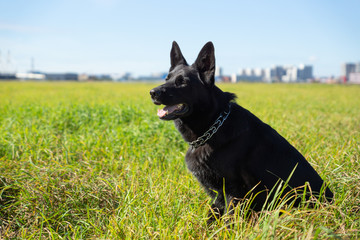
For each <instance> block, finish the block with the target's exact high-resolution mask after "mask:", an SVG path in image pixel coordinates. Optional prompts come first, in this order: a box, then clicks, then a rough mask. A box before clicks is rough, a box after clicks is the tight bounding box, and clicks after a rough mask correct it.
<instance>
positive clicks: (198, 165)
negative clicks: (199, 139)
mask: <svg viewBox="0 0 360 240" xmlns="http://www.w3.org/2000/svg"><path fill="white" fill-rule="evenodd" d="M214 160H215V159H213V154H212V151H211V150H210V149H189V150H188V152H187V153H186V156H185V161H186V164H187V167H188V169H189V170H190V172H191V173H192V174H193V175H194V176H195V177H196V178H197V179H198V181H199V182H200V183H201V184H202V185H203V186H204V187H206V188H208V189H209V188H212V189H217V188H219V187H221V186H222V181H223V180H222V177H221V176H220V175H219V174H218V172H217V171H216V169H214V168H213V167H212V164H211V162H212V161H214Z"/></svg>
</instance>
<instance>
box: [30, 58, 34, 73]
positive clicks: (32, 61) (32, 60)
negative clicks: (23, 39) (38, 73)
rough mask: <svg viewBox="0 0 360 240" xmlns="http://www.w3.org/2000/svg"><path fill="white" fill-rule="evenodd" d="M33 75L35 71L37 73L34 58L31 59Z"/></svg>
mask: <svg viewBox="0 0 360 240" xmlns="http://www.w3.org/2000/svg"><path fill="white" fill-rule="evenodd" d="M30 69H31V73H34V71H35V60H34V58H33V57H32V58H31V68H30Z"/></svg>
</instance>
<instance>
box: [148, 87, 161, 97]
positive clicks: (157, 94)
mask: <svg viewBox="0 0 360 240" xmlns="http://www.w3.org/2000/svg"><path fill="white" fill-rule="evenodd" d="M150 95H151V97H152V98H155V97H159V96H160V91H157V90H155V89H151V90H150Z"/></svg>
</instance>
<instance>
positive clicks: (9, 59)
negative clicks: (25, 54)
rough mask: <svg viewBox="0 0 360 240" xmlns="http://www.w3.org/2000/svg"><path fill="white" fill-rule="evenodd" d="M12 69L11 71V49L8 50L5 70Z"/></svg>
mask: <svg viewBox="0 0 360 240" xmlns="http://www.w3.org/2000/svg"><path fill="white" fill-rule="evenodd" d="M10 71H11V54H10V50H8V54H7V58H6V64H5V70H4V72H8V73H9V72H10Z"/></svg>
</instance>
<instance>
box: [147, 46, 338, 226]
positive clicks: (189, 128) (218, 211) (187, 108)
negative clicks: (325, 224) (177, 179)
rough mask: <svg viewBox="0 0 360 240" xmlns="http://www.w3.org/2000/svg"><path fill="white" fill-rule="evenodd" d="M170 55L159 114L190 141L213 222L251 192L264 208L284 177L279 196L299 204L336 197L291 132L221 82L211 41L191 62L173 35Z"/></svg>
mask: <svg viewBox="0 0 360 240" xmlns="http://www.w3.org/2000/svg"><path fill="white" fill-rule="evenodd" d="M170 59H171V67H170V70H169V74H168V75H167V77H166V79H165V83H164V84H162V85H160V86H158V87H156V88H154V89H152V90H151V91H150V95H151V98H152V101H153V102H154V104H156V105H165V107H164V108H163V109H160V110H158V113H157V114H158V116H159V118H160V119H161V120H174V123H175V126H176V128H177V129H178V131H179V132H180V133H181V135H182V137H183V138H184V140H185V141H186V142H188V143H189V145H190V146H189V149H188V151H187V153H186V156H185V160H186V164H187V167H188V169H189V170H190V171H191V173H192V174H193V175H194V176H195V177H196V178H197V180H198V181H199V182H200V183H201V185H202V186H203V187H204V188H205V190H206V192H207V193H208V194H209V195H210V196H211V197H212V198H213V204H212V206H211V208H212V209H211V210H210V215H209V217H210V219H209V221H210V222H211V221H213V220H214V219H215V217H220V216H222V215H223V214H224V213H225V209H227V210H228V211H229V210H230V209H233V206H235V205H236V204H237V203H238V202H239V201H241V200H242V199H246V198H247V199H249V198H252V204H251V209H252V210H255V211H260V210H262V209H263V207H264V206H266V205H267V203H269V202H271V201H272V200H273V199H272V198H274V194H273V193H274V191H271V190H272V189H273V188H274V187H275V186H278V185H279V182H282V183H283V184H284V185H283V186H285V187H284V191H283V193H282V195H281V196H285V195H286V196H292V197H293V199H295V201H294V202H293V204H294V206H298V205H299V203H300V202H301V196H306V199H309V198H310V197H311V196H315V197H316V198H318V199H319V200H324V199H326V200H327V201H331V200H332V198H333V193H332V192H331V191H330V189H329V188H328V187H327V186H325V184H324V182H323V180H322V179H321V177H320V176H319V175H318V173H317V172H316V171H315V170H314V168H312V167H311V165H310V164H309V163H308V162H307V161H306V159H305V158H304V157H303V156H302V155H301V154H300V153H299V152H298V151H297V150H296V149H295V148H294V147H293V146H292V145H291V144H290V143H289V142H288V141H287V140H286V139H284V138H283V137H282V136H281V135H280V134H279V133H277V132H276V131H275V130H274V129H273V128H271V127H270V126H269V125H267V124H265V123H264V122H262V121H261V120H260V119H259V118H257V117H256V116H255V115H253V114H252V113H251V112H249V111H248V110H246V109H244V108H243V107H241V106H239V105H238V104H236V103H235V101H234V99H235V98H236V96H235V95H234V94H232V93H229V92H223V91H222V90H220V89H219V88H218V87H217V86H215V77H214V74H215V55H214V46H213V44H212V42H208V43H206V44H205V46H204V47H203V48H202V49H201V51H200V53H199V55H198V57H197V59H196V61H195V63H193V64H192V65H188V64H187V62H186V60H185V58H184V56H183V55H182V53H181V50H180V48H179V46H178V44H177V43H176V42H175V41H174V42H173V44H172V49H171V52H170ZM324 195H325V197H324Z"/></svg>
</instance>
